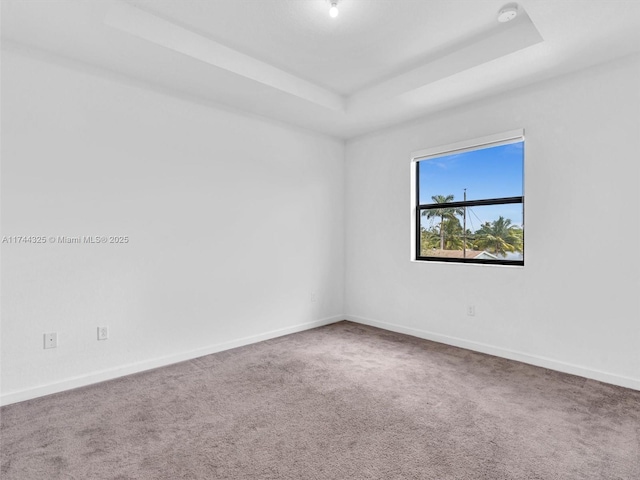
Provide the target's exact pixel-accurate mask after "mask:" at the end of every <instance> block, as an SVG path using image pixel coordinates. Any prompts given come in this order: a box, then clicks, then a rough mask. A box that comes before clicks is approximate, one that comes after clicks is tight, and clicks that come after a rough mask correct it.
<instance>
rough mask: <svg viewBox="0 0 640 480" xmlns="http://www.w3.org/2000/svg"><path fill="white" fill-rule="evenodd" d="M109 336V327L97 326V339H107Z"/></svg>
mask: <svg viewBox="0 0 640 480" xmlns="http://www.w3.org/2000/svg"><path fill="white" fill-rule="evenodd" d="M108 338H109V327H98V340H107V339H108Z"/></svg>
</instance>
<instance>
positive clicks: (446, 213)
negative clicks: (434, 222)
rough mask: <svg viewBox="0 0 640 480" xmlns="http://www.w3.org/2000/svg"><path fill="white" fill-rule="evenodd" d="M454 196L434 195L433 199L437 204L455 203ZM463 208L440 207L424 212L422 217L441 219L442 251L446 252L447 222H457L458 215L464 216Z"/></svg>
mask: <svg viewBox="0 0 640 480" xmlns="http://www.w3.org/2000/svg"><path fill="white" fill-rule="evenodd" d="M453 198H454V197H453V195H447V196H446V197H445V196H444V195H434V196H432V197H431V199H432V200H433V201H434V202H435V203H449V202H452V201H453ZM462 214H463V210H462V208H451V207H440V208H433V209H430V210H423V211H422V215H426V217H427V218H436V217H439V218H440V250H444V230H445V228H444V227H445V225H444V222H445V220H457V219H456V215H462Z"/></svg>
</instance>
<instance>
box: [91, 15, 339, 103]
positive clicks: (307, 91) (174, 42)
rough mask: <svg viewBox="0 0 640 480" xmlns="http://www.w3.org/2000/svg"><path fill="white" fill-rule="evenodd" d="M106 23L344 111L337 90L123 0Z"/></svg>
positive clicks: (281, 89)
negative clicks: (319, 84)
mask: <svg viewBox="0 0 640 480" xmlns="http://www.w3.org/2000/svg"><path fill="white" fill-rule="evenodd" d="M104 24H105V25H107V26H109V27H111V28H114V29H117V30H120V31H122V32H125V33H128V34H130V35H133V36H135V37H138V38H141V39H143V40H146V41H148V42H151V43H154V44H156V45H159V46H161V47H164V48H168V49H170V50H173V51H175V52H179V53H181V54H184V55H187V56H189V57H192V58H194V59H196V60H199V61H202V62H205V63H208V64H210V65H212V66H215V67H217V68H222V69H224V70H227V71H230V72H232V73H235V74H237V75H241V76H243V77H246V78H249V79H251V80H254V81H256V82H260V83H262V84H265V85H268V86H270V87H273V88H276V89H278V90H280V91H283V92H285V93H288V94H290V95H294V96H296V97H300V98H302V99H304V100H307V101H309V102H312V103H315V104H317V105H320V106H322V107H325V108H328V109H330V110H337V111H340V112H344V110H345V99H344V98H343V97H342V96H341V95H339V94H337V93H334V92H331V91H329V90H326V89H324V88H322V87H320V86H318V85H315V84H313V83H311V82H308V81H306V80H304V79H301V78H299V77H296V76H295V75H292V74H290V73H287V72H285V71H283V70H280V69H278V68H276V67H274V66H272V65H269V64H268V63H265V62H261V61H260V60H257V59H255V58H253V57H250V56H249V55H245V54H243V53H240V52H238V51H236V50H233V49H231V48H229V47H226V46H224V45H222V44H220V43H217V42H215V41H213V40H211V39H209V38H206V37H203V36H202V35H198V34H197V33H195V32H192V31H190V30H188V29H186V28H183V27H181V26H179V25H176V24H174V23H171V22H169V21H167V20H164V19H162V18H160V17H157V16H155V15H152V14H150V13H147V12H145V11H143V10H140V9H139V8H136V7H132V6H130V5H127V4H124V3H121V2H114V4H113V5H112V7H111V8H110V9H109V11H108V12H107V14H106V16H105V19H104Z"/></svg>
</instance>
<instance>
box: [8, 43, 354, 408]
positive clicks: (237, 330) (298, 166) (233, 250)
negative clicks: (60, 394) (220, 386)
mask: <svg viewBox="0 0 640 480" xmlns="http://www.w3.org/2000/svg"><path fill="white" fill-rule="evenodd" d="M67 67H68V66H66V65H65V66H62V65H59V64H57V61H56V60H55V59H54V58H51V59H49V60H47V61H43V60H42V59H36V58H32V57H31V56H25V55H23V54H21V53H17V52H15V51H3V52H2V185H1V193H2V235H5V236H10V235H44V236H47V237H48V236H59V235H60V236H61V235H65V236H76V235H127V236H129V238H130V242H129V243H128V244H127V245H109V244H107V245H73V244H72V245H59V244H55V245H53V244H50V243H47V244H45V245H30V244H20V245H7V244H4V245H2V343H1V350H2V357H1V360H2V366H1V368H2V370H1V378H2V390H1V392H2V401H3V402H4V403H9V402H12V401H18V400H21V399H24V398H30V397H33V396H37V395H41V394H45V393H51V392H53V391H58V390H62V389H65V388H69V387H73V386H77V385H82V384H86V383H90V382H93V381H97V380H101V379H105V378H111V377H114V376H118V375H121V374H125V373H129V372H133V371H137V370H141V369H145V368H149V367H154V366H158V365H162V364H166V363H170V362H173V361H177V360H182V359H186V358H190V357H193V356H196V355H202V354H205V353H209V352H212V351H217V350H220V349H223V348H228V347H231V346H234V345H239V344H243V343H247V342H251V341H256V340H260V339H263V338H267V337H269V336H274V335H278V334H283V333H286V332H292V331H296V330H299V329H302V328H308V327H309V326H312V325H318V324H322V323H326V322H330V321H335V320H337V319H339V318H341V317H339V315H340V314H341V313H342V312H343V292H344V285H343V280H344V271H343V265H344V261H343V256H344V251H343V247H344V229H343V213H342V212H343V204H344V196H343V192H344V184H343V172H344V144H343V142H341V141H338V140H333V139H330V138H327V137H322V136H318V135H315V134H311V133H308V132H305V131H302V130H297V129H294V128H289V127H285V126H282V125H279V124H277V123H273V122H270V121H267V120H264V119H259V118H252V117H248V116H244V115H241V114H237V113H233V112H229V111H224V110H218V109H214V108H208V107H203V106H199V105H197V104H196V103H192V102H189V101H186V100H181V99H178V98H174V97H172V96H169V95H163V94H162V93H161V92H158V91H152V90H150V89H145V88H139V87H138V86H136V85H134V84H128V83H127V82H120V81H114V80H113V79H110V78H107V77H103V76H100V75H94V74H93V73H91V72H89V71H84V70H83V68H82V67H77V68H67ZM312 293H315V294H316V298H317V300H316V301H315V302H312V301H311V294H312ZM101 325H106V326H108V327H109V329H110V339H109V340H107V341H100V342H99V341H97V339H96V337H97V335H96V327H98V326H101ZM44 332H58V335H59V346H58V348H57V349H48V350H44V349H43V339H42V334H43V333H44Z"/></svg>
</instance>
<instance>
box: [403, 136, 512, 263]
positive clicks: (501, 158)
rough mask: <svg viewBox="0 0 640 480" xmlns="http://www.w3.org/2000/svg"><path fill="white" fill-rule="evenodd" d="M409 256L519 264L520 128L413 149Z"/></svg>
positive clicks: (459, 261)
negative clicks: (416, 150)
mask: <svg viewBox="0 0 640 480" xmlns="http://www.w3.org/2000/svg"><path fill="white" fill-rule="evenodd" d="M411 164H412V176H413V181H412V183H413V185H414V188H413V192H412V203H413V207H414V208H413V218H412V228H413V231H414V232H413V233H414V235H412V237H413V246H412V250H413V252H412V259H414V260H418V261H438V262H456V263H483V264H497V265H524V191H523V185H524V181H523V179H524V131H523V130H518V131H515V132H508V133H505V134H500V135H493V136H491V137H485V138H481V139H476V140H471V141H468V142H461V143H458V144H454V145H448V146H445V147H438V148H433V149H428V150H422V151H420V152H416V153H414V154H413V158H412V163H411Z"/></svg>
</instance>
